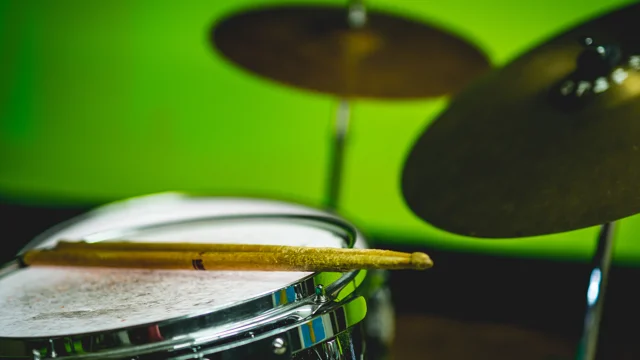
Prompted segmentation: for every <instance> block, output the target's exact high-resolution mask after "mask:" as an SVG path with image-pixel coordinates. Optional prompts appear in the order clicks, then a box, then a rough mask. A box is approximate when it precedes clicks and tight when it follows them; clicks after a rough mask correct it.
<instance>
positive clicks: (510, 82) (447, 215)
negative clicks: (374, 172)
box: [402, 5, 640, 238]
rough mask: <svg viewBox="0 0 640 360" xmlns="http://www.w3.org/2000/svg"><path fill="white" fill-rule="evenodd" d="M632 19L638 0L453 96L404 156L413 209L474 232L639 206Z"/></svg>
mask: <svg viewBox="0 0 640 360" xmlns="http://www.w3.org/2000/svg"><path fill="white" fill-rule="evenodd" d="M638 19H640V6H639V5H632V6H628V7H626V8H623V9H619V10H617V11H615V12H611V13H609V14H607V15H605V16H602V17H600V18H597V19H594V20H592V21H590V22H587V23H585V24H583V25H581V26H579V27H577V28H575V29H572V30H570V31H568V32H566V33H564V34H562V35H560V36H558V37H556V38H554V39H553V40H550V41H548V42H547V43H545V44H543V45H542V46H540V47H538V48H535V49H533V50H532V51H530V52H529V53H527V54H525V55H523V56H521V57H520V58H518V59H516V60H515V61H513V62H512V63H511V64H508V65H507V66H506V67H505V68H503V69H501V70H498V71H495V72H493V73H491V74H490V75H488V76H486V77H483V78H482V80H480V81H478V82H477V83H476V84H474V85H472V86H471V87H469V88H468V89H467V90H466V91H464V92H463V93H462V94H460V96H459V97H458V98H456V99H455V100H454V101H453V102H452V104H451V105H450V107H449V108H448V110H446V111H445V112H444V113H443V114H442V116H440V117H439V118H438V119H436V120H435V122H434V123H433V124H431V126H429V127H428V128H427V129H426V131H425V132H424V133H423V134H422V136H421V137H420V138H419V139H418V141H417V142H416V144H415V145H414V147H413V149H412V151H411V153H410V155H409V157H408V158H407V161H406V164H405V168H404V173H403V179H402V191H403V195H404V198H405V200H406V202H407V204H408V205H409V207H410V208H411V209H412V210H413V212H414V213H415V214H416V215H418V216H419V217H421V218H422V219H423V220H425V221H426V222H427V223H430V224H431V225H433V226H435V227H438V228H441V229H444V230H446V231H449V232H452V233H457V234H462V235H469V236H475V237H481V238H513V237H525V236H535V235H544V234H551V233H559V232H565V231H571V230H577V229H581V228H587V227H591V226H595V225H600V224H603V223H606V222H610V221H615V220H618V219H621V218H624V217H627V216H630V215H633V214H637V213H639V212H640V73H639V71H638V70H639V69H640V57H638V56H635V55H636V54H638V55H640V41H638V39H637V34H638V33H640V21H638ZM580 39H583V40H584V43H583V44H581V43H580V42H579V40H580Z"/></svg>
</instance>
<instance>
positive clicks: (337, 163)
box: [327, 100, 351, 211]
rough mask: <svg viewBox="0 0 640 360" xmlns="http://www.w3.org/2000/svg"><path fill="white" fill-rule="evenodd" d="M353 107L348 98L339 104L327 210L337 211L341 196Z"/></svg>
mask: <svg viewBox="0 0 640 360" xmlns="http://www.w3.org/2000/svg"><path fill="white" fill-rule="evenodd" d="M350 113H351V109H350V106H349V102H348V101H347V100H341V101H340V103H339V104H338V112H337V114H336V123H335V129H334V131H335V132H334V147H333V158H332V162H331V173H330V177H329V196H328V203H327V210H329V211H336V210H337V206H338V199H339V196H340V184H341V183H342V168H343V163H344V148H345V141H346V137H347V132H348V130H349V119H350V117H351V114H350Z"/></svg>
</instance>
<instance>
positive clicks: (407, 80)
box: [211, 5, 490, 99]
mask: <svg viewBox="0 0 640 360" xmlns="http://www.w3.org/2000/svg"><path fill="white" fill-rule="evenodd" d="M347 14H348V11H347V8H346V7H344V8H340V7H329V6H318V5H308V6H304V5H296V6H280V7H270V8H259V9H254V10H249V11H244V12H240V13H239V14H235V15H232V16H230V17H228V18H226V19H223V20H222V21H221V22H219V23H217V24H216V25H215V26H214V28H213V31H212V36H211V40H212V43H213V46H214V47H215V48H216V49H217V50H218V51H219V52H220V53H221V54H222V55H223V56H225V57H226V58H228V59H229V60H230V61H231V62H233V63H234V64H236V65H238V66H240V67H242V68H244V69H246V70H248V71H250V72H252V73H254V74H257V75H259V76H262V77H265V78H269V79H272V80H275V81H278V82H281V83H284V84H288V85H290V86H294V87H298V88H302V89H306V90H312V91H317V92H322V93H327V94H331V95H337V96H341V97H347V98H351V97H360V98H384V99H407V98H425V97H436V96H442V95H448V94H451V93H454V92H457V91H459V90H460V89H462V88H463V87H465V86H466V85H467V84H468V83H469V82H470V81H471V80H472V79H475V78H476V77H477V76H479V75H480V74H482V73H484V72H485V71H487V70H488V69H489V67H490V65H489V61H488V60H487V57H486V56H485V54H484V53H482V52H481V51H480V50H478V49H477V48H476V47H475V46H473V45H471V44H469V43H467V42H465V41H464V40H462V39H461V38H459V37H457V36H454V35H453V34H450V33H447V32H445V31H443V30H441V29H437V28H434V27H430V26H428V25H426V24H423V23H420V22H417V21H413V20H410V19H405V18H401V17H397V16H394V15H390V14H384V13H380V12H374V11H373V12H372V11H368V12H367V22H366V24H365V26H364V27H362V28H353V27H350V26H349V24H348V22H347Z"/></svg>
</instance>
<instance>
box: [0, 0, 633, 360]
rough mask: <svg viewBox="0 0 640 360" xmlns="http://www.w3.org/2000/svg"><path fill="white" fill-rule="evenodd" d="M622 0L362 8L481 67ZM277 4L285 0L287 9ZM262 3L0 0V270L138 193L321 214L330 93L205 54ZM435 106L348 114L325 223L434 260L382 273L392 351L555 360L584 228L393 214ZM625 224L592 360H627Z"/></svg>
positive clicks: (378, 3)
mask: <svg viewBox="0 0 640 360" xmlns="http://www.w3.org/2000/svg"><path fill="white" fill-rule="evenodd" d="M630 2H631V1H623V0H583V1H577V0H566V1H552V0H539V1H529V2H517V1H507V0H488V1H471V0H449V1H440V2H433V1H419V0H393V1H392V0H371V1H367V2H366V4H367V6H368V7H370V8H371V9H372V10H378V11H385V12H389V13H393V14H397V15H399V16H406V17H410V18H412V19H416V20H419V21H422V22H424V23H427V24H429V25H432V26H436V27H438V28H440V29H444V30H446V31H448V32H450V33H452V34H454V35H455V36H459V37H462V38H463V39H465V40H466V41H468V42H470V43H472V44H474V45H475V46H476V47H477V48H478V49H479V50H480V51H482V52H484V53H485V55H486V56H487V57H488V59H489V60H490V62H491V63H492V66H493V67H495V68H498V67H500V66H503V65H505V64H507V63H509V61H511V60H512V59H514V58H515V57H516V56H518V55H519V54H521V53H523V52H526V51H528V50H530V49H533V48H535V46H537V45H538V44H540V43H542V42H543V41H544V40H546V39H548V38H549V37H551V36H553V35H556V34H559V33H560V32H562V31H564V30H566V29H568V28H570V27H572V26H575V25H577V24H579V23H580V22H582V21H585V20H587V19H590V18H592V17H594V16H597V15H600V14H604V13H606V12H608V11H611V10H613V9H615V8H618V7H620V6H622V5H624V4H627V3H630ZM294 3H301V2H295V1H288V2H287V4H294ZM314 3H321V4H322V3H327V4H335V5H344V2H341V1H333V0H332V1H329V0H327V1H315V2H314ZM269 4H282V2H280V1H270V0H269V1H267V0H234V1H227V0H217V1H201V0H192V1H190V2H188V3H181V2H178V1H173V0H154V1H143V0H139V1H120V0H113V1H108V2H95V1H79V0H77V1H74V0H63V1H45V0H41V1H28V2H27V1H14V0H5V1H2V2H0V47H1V54H2V56H1V61H2V64H1V66H0V202H1V205H0V209H1V210H2V214H3V215H2V223H1V224H2V228H3V229H6V231H5V232H4V234H3V236H2V240H1V243H0V245H1V246H2V247H1V248H0V254H1V256H2V260H3V261H6V260H8V259H10V258H11V257H12V256H14V255H15V253H16V252H17V251H18V250H19V249H20V248H21V247H22V246H23V245H24V244H26V242H27V241H28V240H30V239H31V238H32V237H33V236H35V235H37V234H38V233H40V232H42V231H44V230H45V229H47V228H48V227H50V226H53V225H54V224H56V223H58V222H60V221H63V220H65V219H68V218H69V217H72V216H74V215H76V214H80V213H82V212H84V211H86V210H87V209H90V208H92V207H95V206H98V205H101V204H104V203H107V202H110V201H114V200H119V199H122V198H127V197H132V196H138V195H143V194H149V193H155V192H162V191H173V190H179V191H187V192H194V193H202V194H208V195H220V196H246V197H260V198H270V199H279V200H286V201H290V202H294V203H300V204H305V205H309V206H312V207H322V206H323V205H324V204H325V202H326V200H327V199H326V194H327V189H326V187H327V182H328V177H329V168H330V160H331V152H332V146H333V143H332V141H333V140H332V136H333V126H334V121H335V116H336V112H337V108H338V99H337V98H336V97H334V96H330V95H328V94H321V93H316V92H312V91H306V90H302V89H298V88H294V87H290V86H287V85H283V84H280V83H277V82H275V81H271V80H269V79H266V78H263V77H259V76H256V75H254V74H252V73H250V72H248V71H246V70H244V69H242V68H240V67H239V66H236V65H234V64H232V63H231V62H230V61H228V60H227V59H225V58H224V57H223V56H222V55H221V54H220V53H219V52H218V51H216V49H215V48H213V47H212V46H211V43H210V42H209V40H208V35H209V32H210V29H211V27H212V26H213V25H214V23H215V22H216V21H217V20H219V19H221V18H222V17H224V16H227V15H229V14H231V13H235V12H237V11H241V10H242V9H245V8H249V7H254V6H260V5H269ZM433 56H435V57H437V56H438V53H437V49H434V53H433ZM425 64H426V65H425V66H428V63H425ZM372 76H375V74H372ZM449 101H450V98H449V97H438V98H431V99H421V100H393V101H392V100H356V101H354V103H353V110H352V111H353V112H352V118H351V124H350V133H349V137H348V141H347V143H346V151H345V160H344V161H345V163H344V173H343V180H342V183H341V198H340V200H339V203H338V204H337V212H338V213H339V214H340V215H342V216H343V217H345V218H346V219H348V220H350V221H352V222H353V223H354V224H355V225H356V226H358V227H359V228H360V229H361V230H362V231H363V232H364V233H365V234H366V236H367V237H368V238H369V240H370V242H371V243H372V246H376V247H381V248H394V249H403V250H416V249H417V250H419V251H428V252H429V253H430V254H431V255H432V257H433V258H434V261H435V263H436V266H435V267H434V269H433V270H432V271H428V272H425V273H422V272H421V273H412V272H394V273H393V274H392V278H391V287H392V292H393V296H394V301H395V303H396V304H397V311H398V321H399V323H398V329H397V339H396V343H397V348H396V349H395V350H394V354H395V357H396V358H397V359H411V358H434V359H461V358H466V359H469V358H472V359H503V358H505V359H506V358H510V359H514V358H518V359H554V358H555V359H568V358H572V356H573V355H572V354H573V352H574V351H575V347H576V344H577V341H578V338H579V335H580V331H581V327H582V316H583V313H584V307H585V296H586V295H585V291H586V288H587V285H588V284H587V283H588V272H589V263H588V261H589V260H590V258H591V256H592V255H593V252H594V250H595V248H594V247H595V242H596V236H597V229H595V228H591V229H584V230H580V231H575V232H568V233H562V234H554V235H550V236H542V237H536V238H524V239H507V240H499V241H496V240H481V239H474V238H468V237H462V236H458V235H453V234H450V233H446V232H444V231H441V230H438V229H436V228H434V227H432V226H430V225H429V224H427V223H425V222H424V221H422V220H421V219H419V218H418V217H417V216H415V215H414V214H413V213H412V212H411V210H410V209H409V208H408V207H407V205H406V204H405V201H404V199H403V197H402V193H401V188H400V179H401V174H402V168H403V163H404V160H405V158H406V156H407V155H408V152H409V151H410V150H411V147H412V145H413V143H414V142H415V141H416V140H417V138H418V137H419V136H420V134H421V133H422V132H423V131H424V129H425V128H426V127H427V126H428V125H429V123H430V121H432V120H434V119H435V118H436V117H437V115H438V114H439V113H440V112H441V111H443V110H444V109H445V108H446V107H447V104H448V103H449ZM639 230H640V217H631V218H627V219H624V220H623V221H621V225H620V228H619V231H618V232H617V234H616V244H615V255H614V259H615V263H614V264H615V267H614V269H613V272H612V274H611V278H610V288H609V290H608V293H607V296H608V298H607V301H606V309H605V320H604V330H603V331H602V335H601V336H602V338H603V345H602V347H601V352H602V353H603V354H605V355H603V356H605V357H606V358H608V359H631V358H639V357H640V352H636V349H635V347H636V346H635V345H634V343H635V342H634V341H633V340H634V335H635V333H634V331H633V330H632V329H633V325H634V324H635V323H637V320H638V319H639V318H640V316H639V314H640V309H638V307H637V304H639V303H640V296H638V295H637V294H636V293H637V291H635V284H637V283H638V281H639V280H640V274H639V273H638V271H637V270H636V266H637V264H638V262H639V260H640V242H638V241H636V240H637V234H638V231H639Z"/></svg>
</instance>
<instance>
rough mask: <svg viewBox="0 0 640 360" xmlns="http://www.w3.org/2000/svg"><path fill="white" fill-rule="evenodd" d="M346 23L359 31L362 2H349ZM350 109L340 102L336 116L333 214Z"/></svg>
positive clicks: (331, 190) (329, 207)
mask: <svg viewBox="0 0 640 360" xmlns="http://www.w3.org/2000/svg"><path fill="white" fill-rule="evenodd" d="M347 23H348V24H349V27H350V28H352V29H360V28H362V27H363V26H365V25H366V23H367V11H366V8H365V6H364V1H363V0H350V1H349V3H348V5H347ZM350 118H351V107H350V105H349V102H348V101H347V100H346V99H342V100H340V103H339V104H338V112H337V114H336V122H335V130H334V131H335V132H334V148H333V157H332V161H331V169H330V174H329V189H328V192H329V193H328V196H327V206H326V208H327V210H329V211H332V212H335V211H336V210H337V207H338V200H339V196H340V185H341V184H342V168H343V163H344V151H345V142H346V138H347V133H348V130H349V120H350Z"/></svg>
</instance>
